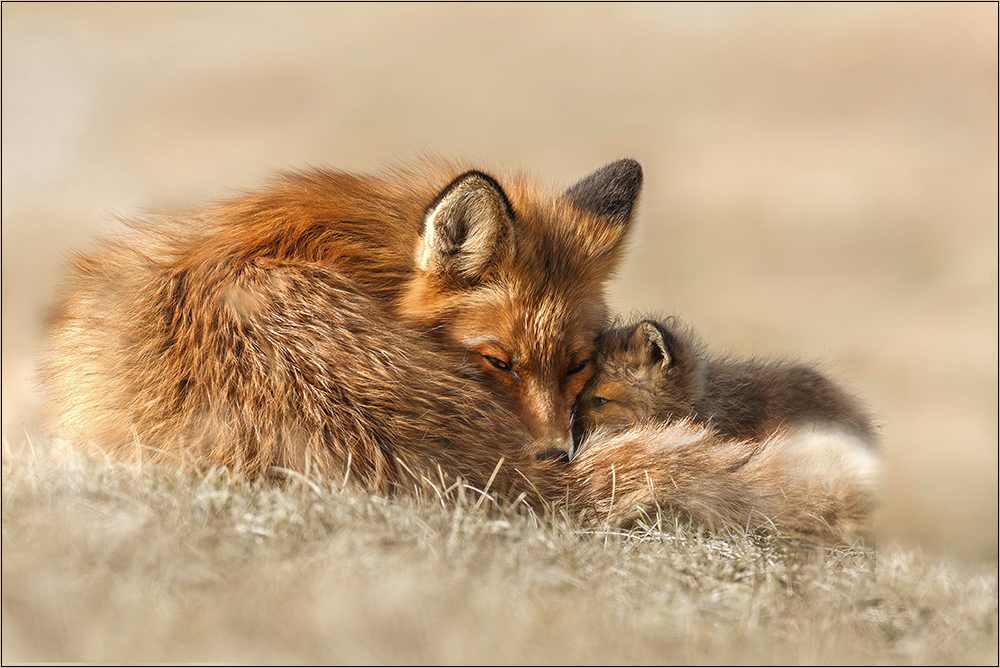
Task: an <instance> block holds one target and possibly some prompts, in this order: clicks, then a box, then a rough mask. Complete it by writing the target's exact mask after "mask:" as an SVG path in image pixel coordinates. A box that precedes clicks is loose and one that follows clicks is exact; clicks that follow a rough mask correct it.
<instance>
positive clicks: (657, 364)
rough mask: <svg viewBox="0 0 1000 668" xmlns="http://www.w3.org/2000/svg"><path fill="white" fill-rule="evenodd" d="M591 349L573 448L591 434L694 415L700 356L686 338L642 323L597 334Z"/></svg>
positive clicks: (700, 381) (699, 385) (699, 389)
mask: <svg viewBox="0 0 1000 668" xmlns="http://www.w3.org/2000/svg"><path fill="white" fill-rule="evenodd" d="M596 347H597V350H596V353H595V355H594V372H593V373H592V374H591V377H590V379H589V380H588V382H587V384H586V385H585V386H584V388H583V391H582V392H581V393H580V396H579V399H578V401H577V405H576V412H575V416H574V421H573V436H574V440H575V441H576V443H577V447H578V448H579V447H580V445H581V444H583V443H584V442H585V441H586V438H587V436H588V435H589V434H590V433H592V432H594V431H601V432H604V433H615V432H619V431H621V430H623V429H625V428H627V427H629V426H631V425H634V424H638V423H642V422H648V421H650V420H660V421H669V420H670V419H672V418H683V417H688V416H690V415H691V414H692V413H693V410H694V402H695V401H696V399H697V397H698V396H699V395H700V393H701V392H702V385H703V382H704V381H703V371H702V365H701V362H700V357H699V355H698V353H697V351H696V350H695V348H694V344H693V343H692V342H691V341H690V340H688V339H687V337H685V336H683V335H680V334H679V333H677V332H674V331H672V330H671V329H670V328H668V327H666V326H665V325H663V324H660V323H656V322H653V321H650V320H645V321H643V322H640V323H639V324H638V325H635V326H633V327H625V328H621V329H612V330H608V331H606V332H604V333H602V334H601V336H600V338H599V339H598V341H597V344H596Z"/></svg>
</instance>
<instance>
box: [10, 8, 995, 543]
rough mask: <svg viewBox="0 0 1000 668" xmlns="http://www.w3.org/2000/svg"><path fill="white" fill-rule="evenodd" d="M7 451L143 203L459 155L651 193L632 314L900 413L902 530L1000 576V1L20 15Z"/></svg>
mask: <svg viewBox="0 0 1000 668" xmlns="http://www.w3.org/2000/svg"><path fill="white" fill-rule="evenodd" d="M2 12H3V47H2V48H3V65H2V67H3V191H2V195H3V205H2V206H3V437H4V439H5V441H7V443H8V444H10V445H11V446H16V445H17V444H19V443H23V442H26V440H27V439H28V438H29V437H30V438H35V439H38V438H39V437H40V435H41V433H40V432H39V430H38V426H37V419H36V417H35V415H36V413H37V409H38V397H37V391H36V389H35V387H34V385H33V383H34V381H33V373H34V368H35V365H36V364H37V360H38V358H39V356H40V355H41V353H42V346H43V336H42V332H43V322H44V318H45V313H46V309H47V306H48V303H49V301H50V299H51V297H52V295H53V293H54V290H55V288H56V285H57V284H58V280H59V274H60V270H61V269H60V268H61V265H62V263H63V261H64V258H65V257H66V254H67V253H68V252H70V251H72V250H74V249H80V248H85V247H86V245H87V243H88V242H89V240H91V239H93V238H94V237H96V236H99V235H103V234H107V233H110V232H113V231H114V230H116V229H117V223H116V222H115V217H116V216H118V215H125V214H130V213H136V212H140V211H141V210H142V209H143V208H146V207H151V208H158V209H163V208H167V209H170V208H174V207H185V208H186V207H191V206H195V205H199V204H203V203H208V202H210V201H212V200H215V199H219V198H222V197H226V196H229V195H232V194H235V193H237V192H240V191H241V190H246V189H249V188H253V187H255V186H257V185H260V184H262V183H264V182H265V181H266V179H267V178H268V177H269V176H270V175H273V174H274V173H275V172H277V171H280V170H282V169H295V168H302V167H307V166H331V167H336V168H339V169H346V170H358V171H371V170H377V169H378V168H379V167H380V166H383V165H386V164H393V163H395V162H398V161H400V160H406V159H409V158H412V157H414V156H416V155H419V153H420V152H422V151H432V152H435V153H439V154H442V155H445V156H455V157H460V158H467V159H471V160H476V161H480V162H481V164H482V165H483V166H484V167H486V168H489V167H491V166H499V165H502V166H505V167H509V168H512V169H524V170H526V171H528V172H530V173H532V174H534V175H536V176H538V177H539V178H540V179H542V180H543V181H545V182H548V183H551V184H552V185H553V187H564V186H566V185H569V184H571V183H572V182H573V181H574V180H575V179H577V178H579V177H581V176H583V175H585V174H586V173H588V172H589V171H591V170H593V169H594V168H597V167H599V166H601V165H603V164H605V163H607V162H609V161H611V160H614V159H617V158H620V157H623V156H634V157H636V158H637V159H639V160H640V161H641V163H642V164H643V167H644V169H645V175H646V181H645V187H644V193H643V197H642V205H641V208H640V213H639V219H638V225H637V229H636V234H635V236H634V239H633V244H632V249H631V253H630V255H629V256H628V259H627V261H626V263H625V265H624V267H623V269H622V271H621V273H620V276H619V278H618V280H617V281H616V283H615V284H614V286H613V289H612V292H611V298H612V302H613V305H614V306H615V308H617V309H618V310H621V311H623V312H631V311H635V310H638V311H642V312H652V313H656V314H659V315H670V314H676V315H679V316H681V317H682V318H683V319H684V320H686V321H687V322H688V323H690V324H691V325H693V326H694V327H695V328H696V329H697V330H698V331H699V332H700V333H701V335H702V337H703V338H704V340H705V342H706V343H707V344H708V346H710V347H711V348H712V349H714V350H718V351H720V352H721V351H725V352H731V353H734V354H738V355H760V356H772V357H779V356H780V357H795V358H802V359H806V360H811V361H815V362H818V363H820V364H822V365H823V366H824V367H825V368H827V369H828V370H829V371H830V372H831V373H832V374H833V375H834V376H835V377H836V378H838V379H840V380H841V381H842V382H843V383H845V384H846V385H847V386H849V387H850V388H852V389H853V390H854V391H855V392H856V393H858V394H859V395H860V396H862V397H863V398H864V399H866V400H867V401H868V402H869V403H870V405H871V406H872V408H873V410H874V412H875V413H876V414H877V415H878V418H879V423H880V424H881V425H882V434H883V437H884V442H885V450H886V460H887V463H886V475H885V495H884V502H883V506H882V509H881V510H880V513H879V527H880V529H879V531H880V537H881V539H891V540H902V541H913V542H919V543H921V544H923V545H925V546H929V547H931V548H934V549H940V550H943V551H947V552H949V553H952V554H955V555H957V556H964V557H969V558H996V555H997V521H998V520H997V451H998V431H997V401H998V397H997V386H998V359H997V347H998V340H997V303H998V294H997V258H998V241H997V228H998V210H997V186H998V172H997V159H998V140H997V123H998V107H997V76H998V69H997V54H998V40H997V21H998V10H997V5H996V4H990V3H979V4H958V5H954V4H903V5H900V4H879V5H873V4H833V5H813V4H808V5H784V4H780V5H762V4H756V3H753V4H748V5H720V4H682V5H658V4H639V5H594V4H585V5H565V4H557V5H496V6H493V5H491V6H482V5H382V4H376V5H368V4H360V5H326V4H295V5H269V4H263V5H262V4H248V5H242V4H237V5H230V4H221V5H217V4H213V5H201V4H179V5H170V4H167V5H164V4H137V5H121V4H96V5H90V4H85V5H74V4H68V5H67V4H56V5H47V4H10V3H4V5H3V8H2Z"/></svg>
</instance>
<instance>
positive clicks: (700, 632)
mask: <svg viewBox="0 0 1000 668" xmlns="http://www.w3.org/2000/svg"><path fill="white" fill-rule="evenodd" d="M42 449H43V448H38V449H35V450H31V449H25V450H23V451H16V450H15V451H12V450H11V449H10V448H7V449H5V453H4V464H3V629H4V636H3V637H4V640H3V660H4V662H5V663H7V662H10V661H60V662H61V661H84V662H92V663H132V662H167V663H172V662H180V661H198V662H202V661H223V662H239V663H258V662H260V663H284V662H291V663H327V664H329V663H333V664H338V663H352V664H353V663H376V664H393V663H406V664H410V663H415V664H421V663H432V664H439V663H472V664H484V663H485V664H490V663H501V664H508V663H515V664H516V663H570V664H590V663H626V664H634V663H659V664H663V663H703V662H704V663H758V662H761V663H779V664H780V663H847V664H859V663H861V664H864V663H958V664H977V663H994V664H995V663H996V661H997V568H996V564H995V563H993V564H991V565H979V566H974V565H968V564H965V565H960V564H956V563H946V562H943V561H939V560H937V559H935V558H932V557H930V556H927V555H924V554H921V553H919V552H913V551H907V550H905V549H902V548H898V547H893V548H885V547H883V549H881V550H880V551H879V552H878V553H877V554H876V552H875V551H874V550H872V549H869V548H865V547H861V546H855V547H850V548H846V549H842V550H833V551H829V550H817V549H814V548H811V547H808V546H803V545H796V544H793V543H789V542H788V541H784V540H782V539H781V538H777V537H766V538H760V537H757V538H754V537H748V536H740V535H729V536H712V537H708V536H701V535H698V534H696V533H693V532H691V531H690V530H689V529H687V528H686V527H682V526H675V525H673V524H671V523H670V522H669V520H667V521H663V520H662V519H661V520H658V521H655V522H652V523H651V525H650V526H647V527H642V528H640V529H636V530H633V531H631V532H620V531H615V530H611V529H593V528H589V527H585V526H581V525H580V524H579V523H577V522H575V521H574V520H573V519H572V518H566V517H562V516H560V513H558V512H553V513H552V514H551V515H550V516H545V517H542V516H537V515H535V514H533V513H531V512H530V511H528V510H526V509H524V508H523V507H521V508H518V509H516V510H514V511H513V512H504V511H503V510H500V509H498V508H497V507H496V506H494V505H493V504H489V503H483V504H481V505H480V506H479V507H478V508H475V501H476V495H475V494H465V495H463V494H459V493H458V492H457V491H453V492H452V494H451V495H450V496H451V498H450V499H449V501H448V502H446V503H442V502H441V501H440V500H439V499H438V498H437V497H435V498H425V499H409V498H398V499H385V498H380V497H376V496H371V495H369V494H367V493H366V492H365V491H364V490H359V489H355V488H351V487H350V485H349V486H348V487H347V488H345V489H342V488H341V486H340V485H339V484H338V483H337V482H328V481H310V482H305V481H292V482H289V483H288V484H287V485H285V486H284V487H276V486H270V485H257V484H250V483H247V482H245V481H242V480H238V479H232V478H230V477H229V476H228V475H227V474H226V473H225V472H220V471H215V472H210V473H207V474H204V475H202V476H199V477H190V476H185V475H182V474H179V473H177V472H174V471H168V470H142V469H138V468H135V467H128V466H121V465H112V464H106V463H95V462H87V461H83V460H81V459H79V458H77V457H73V456H65V457H61V458H58V459H52V458H50V457H49V456H48V455H47V454H44V455H41V454H38V452H39V450H42Z"/></svg>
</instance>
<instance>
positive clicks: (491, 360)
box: [483, 355, 510, 371]
mask: <svg viewBox="0 0 1000 668" xmlns="http://www.w3.org/2000/svg"><path fill="white" fill-rule="evenodd" d="M483 357H485V358H486V361H487V362H489V363H490V364H492V365H493V366H495V367H496V368H498V369H500V370H501V371H510V365H509V364H507V363H506V362H504V361H503V360H502V359H498V358H496V357H490V356H489V355H483Z"/></svg>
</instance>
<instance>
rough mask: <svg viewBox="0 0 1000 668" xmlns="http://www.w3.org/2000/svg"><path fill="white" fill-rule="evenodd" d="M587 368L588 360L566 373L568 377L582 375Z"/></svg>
mask: <svg viewBox="0 0 1000 668" xmlns="http://www.w3.org/2000/svg"><path fill="white" fill-rule="evenodd" d="M586 368H587V360H583V361H582V362H577V363H576V364H574V365H573V366H571V367H570V368H569V370H567V371H566V375H567V376H572V375H573V374H574V373H580V372H581V371H583V370H584V369H586Z"/></svg>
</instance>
